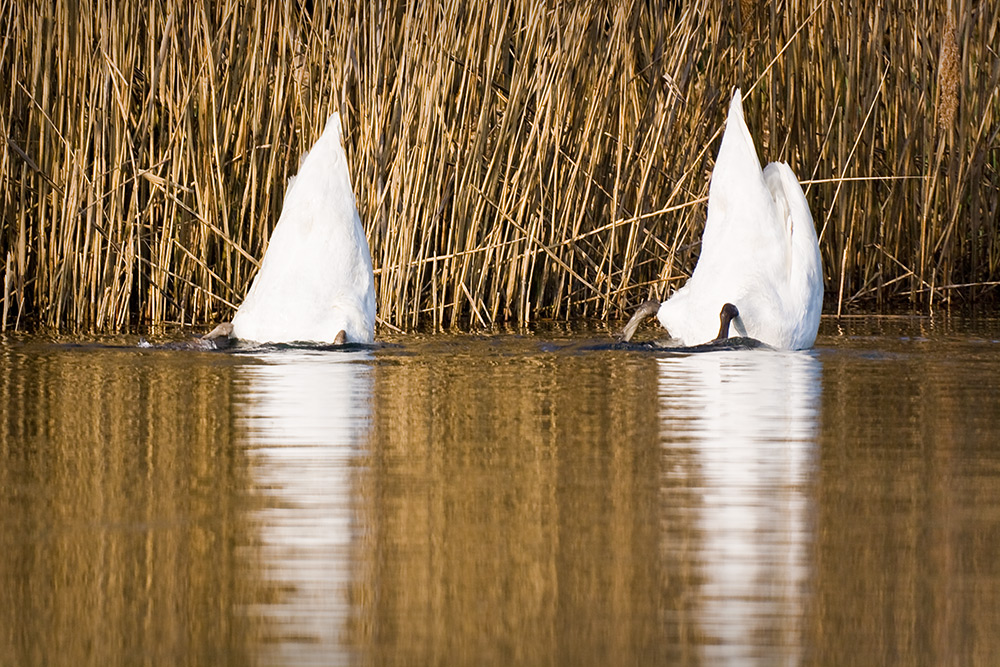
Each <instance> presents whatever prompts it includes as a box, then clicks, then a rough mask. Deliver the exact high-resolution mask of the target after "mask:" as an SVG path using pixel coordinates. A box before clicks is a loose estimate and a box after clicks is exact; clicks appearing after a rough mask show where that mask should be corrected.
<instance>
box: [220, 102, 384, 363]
mask: <svg viewBox="0 0 1000 667" xmlns="http://www.w3.org/2000/svg"><path fill="white" fill-rule="evenodd" d="M300 165H301V166H300V168H299V173H298V174H297V175H296V176H293V177H292V178H290V179H289V181H288V189H287V191H286V193H285V203H284V206H283V207H282V210H281V217H280V218H279V219H278V224H277V225H276V226H275V228H274V231H273V232H272V234H271V239H270V241H269V243H268V247H267V251H266V252H265V253H264V259H263V260H262V261H261V264H260V270H259V271H258V272H257V275H256V277H255V278H254V280H253V283H252V285H251V286H250V292H249V293H248V294H247V297H246V299H245V300H244V301H243V303H242V304H241V305H240V307H239V309H238V310H237V311H236V316H235V317H234V318H233V322H232V330H231V335H232V336H233V337H235V338H239V339H242V340H251V341H257V342H262V343H264V342H272V343H280V342H315V343H342V342H351V343H371V342H372V341H373V340H374V337H375V279H374V276H373V274H372V260H371V254H370V252H369V250H368V241H367V239H366V238H365V231H364V228H363V227H362V226H361V218H360V217H359V216H358V209H357V205H356V203H355V200H354V190H353V189H352V188H351V178H350V174H349V173H348V171H347V158H346V155H345V154H344V146H343V144H342V141H341V125H340V115H339V114H338V113H334V114H333V115H331V116H330V117H329V119H328V120H327V122H326V128H325V129H324V130H323V134H322V136H320V138H319V139H318V140H317V141H316V143H315V144H314V145H313V147H312V149H311V150H310V151H309V152H308V153H307V154H306V155H305V156H304V157H303V159H302V161H301V162H300Z"/></svg>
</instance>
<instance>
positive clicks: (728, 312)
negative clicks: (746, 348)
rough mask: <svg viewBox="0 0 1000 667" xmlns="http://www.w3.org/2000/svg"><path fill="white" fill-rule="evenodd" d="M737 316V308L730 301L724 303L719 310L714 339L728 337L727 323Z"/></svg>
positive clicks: (738, 312) (738, 314)
mask: <svg viewBox="0 0 1000 667" xmlns="http://www.w3.org/2000/svg"><path fill="white" fill-rule="evenodd" d="M739 316H740V310H739V308H737V307H736V306H734V305H733V304H731V303H727V304H724V305H723V306H722V310H721V311H720V312H719V335H718V336H716V337H715V340H726V339H727V338H729V324H730V323H731V322H732V321H733V320H735V319H736V318H737V317H739ZM712 342H715V341H712Z"/></svg>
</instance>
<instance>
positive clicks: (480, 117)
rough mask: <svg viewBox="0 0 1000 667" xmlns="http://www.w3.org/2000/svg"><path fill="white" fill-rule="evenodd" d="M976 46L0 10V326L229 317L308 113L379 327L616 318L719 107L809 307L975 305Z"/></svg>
mask: <svg viewBox="0 0 1000 667" xmlns="http://www.w3.org/2000/svg"><path fill="white" fill-rule="evenodd" d="M998 45H1000V13H998V12H996V11H995V10H994V8H993V6H992V3H991V2H989V1H988V0H980V1H979V2H972V1H963V0H955V2H954V4H953V5H952V4H951V3H949V4H948V5H945V4H944V3H941V2H938V1H934V2H931V1H925V0H917V1H916V2H903V1H902V0H891V1H890V2H889V3H861V2H839V1H838V2H833V1H832V0H804V1H802V2H797V1H794V0H785V1H784V2H780V1H779V2H772V3H760V2H753V1H752V0H750V1H748V0H741V1H740V2H736V1H735V0H733V1H729V2H722V1H721V0H693V1H692V2H689V3H676V2H648V3H637V2H631V3H630V2H624V3H611V4H608V3H598V2H594V3H587V2H581V3H566V4H563V3H547V4H546V5H542V4H540V3H537V2H520V1H515V2H514V3H486V2H468V3H464V2H455V1H446V2H443V3H412V2H410V3H404V2H384V3H368V2H358V3H350V2H348V3H332V4H327V3H325V2H305V3H292V2H289V3H272V2H263V1H262V0H258V1H257V2H249V3H236V2H232V1H226V0H223V1H220V2H217V3H208V4H207V5H204V6H201V5H199V4H197V3H183V2H175V1H173V0H153V1H152V2H136V1H135V0H123V1H121V2H114V3H112V2H107V1H106V0H95V1H94V2H63V1H57V2H54V3H49V2H28V3H25V2H23V1H13V0H0V103H2V111H0V137H2V138H3V141H2V142H0V211H2V215H3V218H2V233H0V263H2V265H3V267H4V268H3V280H2V304H3V305H2V307H3V316H2V322H3V326H4V327H5V328H9V327H14V328H24V327H28V326H33V325H44V326H52V325H54V326H74V327H77V326H81V327H91V328H97V329H106V328H121V327H127V326H134V325H147V324H155V323H162V322H183V323H191V324H197V325H203V324H207V323H210V322H214V321H216V320H219V319H224V318H228V317H230V316H231V315H232V313H233V309H234V307H235V305H237V304H239V302H240V300H241V299H242V297H243V295H244V294H245V293H246V290H247V288H248V286H249V283H250V280H251V279H252V277H253V275H254V272H255V270H256V267H257V265H258V260H259V258H260V257H261V256H262V255H263V253H264V250H265V248H266V246H267V239H268V236H269V233H270V230H271V229H272V228H273V226H274V224H275V222H276V221H277V219H278V214H279V212H280V210H281V201H282V197H283V194H284V188H285V182H286V179H287V177H288V176H290V175H291V174H293V173H294V172H295V170H296V167H297V164H298V158H299V156H300V155H301V153H302V152H303V151H304V150H306V149H308V147H309V146H310V144H311V143H312V142H313V141H314V140H315V139H316V137H317V136H318V133H319V132H320V131H321V129H322V127H323V124H324V121H325V118H326V116H327V115H328V114H329V113H330V112H331V111H333V110H337V109H339V110H340V111H341V113H342V114H343V117H344V126H345V131H346V137H345V141H346V144H347V151H348V160H349V163H350V166H351V170H352V179H353V183H354V187H355V190H356V192H357V198H358V207H359V210H360V213H361V217H362V219H363V220H364V222H365V225H366V229H367V232H368V238H369V242H370V246H371V250H372V255H373V257H372V259H373V262H374V265H375V271H376V290H377V294H378V312H379V316H380V318H381V320H382V321H383V322H385V323H387V324H392V325H396V326H401V327H412V326H417V325H424V324H432V325H439V326H452V325H457V326H463V327H464V326H479V325H489V324H491V323H493V322H497V321H504V320H507V321H517V322H527V321H529V320H532V319H535V318H540V317H556V318H569V317H581V316H582V317H594V316H596V317H618V316H621V315H622V314H623V313H624V312H625V311H626V310H627V309H629V308H631V307H633V306H634V305H635V304H636V303H638V302H640V301H642V300H643V299H645V298H647V297H648V296H649V295H657V296H660V297H665V296H666V295H667V294H668V293H669V292H670V291H671V290H672V289H673V288H674V287H676V286H677V285H678V284H680V283H681V282H683V280H684V279H685V277H686V276H687V275H688V274H689V272H690V271H691V269H692V268H693V266H694V263H695V261H696V259H697V256H698V241H699V239H700V235H701V229H702V226H703V222H704V216H705V204H704V200H705V196H706V194H707V191H708V179H709V175H710V173H711V167H712V160H713V159H714V154H715V152H716V150H717V146H718V137H719V136H720V129H721V127H722V125H723V122H724V119H725V112H726V108H727V103H728V100H729V96H730V92H731V90H732V88H733V87H734V86H741V87H742V88H743V90H744V94H745V98H746V112H747V117H748V119H749V122H750V125H751V131H752V132H753V134H754V135H755V137H756V138H757V145H758V151H759V153H760V154H761V157H762V159H763V160H764V161H770V160H784V161H787V162H789V163H790V164H791V166H792V168H793V169H794V170H795V171H796V172H797V174H798V175H799V177H800V179H802V180H803V181H806V182H809V184H808V185H807V187H808V192H807V197H808V199H809V202H810V205H811V207H812V210H813V213H814V216H815V218H816V223H817V229H818V230H820V233H821V247H822V253H823V260H824V271H825V275H826V276H827V285H826V288H827V310H828V311H832V312H838V313H839V312H842V311H844V310H845V309H849V308H854V307H859V306H871V305H876V306H893V305H895V304H902V305H904V306H906V307H908V308H911V307H917V308H921V309H929V308H935V307H937V305H938V304H940V303H941V302H942V301H943V302H946V303H949V304H950V303H956V302H958V303H965V302H968V301H970V300H983V299H994V298H995V296H996V294H997V293H998V291H997V284H998V281H1000V271H998V267H1000V229H998V219H1000V210H998V209H1000V173H998V170H1000V141H998V133H1000V55H998V49H1000V46H998ZM734 261H752V258H749V257H748V258H734Z"/></svg>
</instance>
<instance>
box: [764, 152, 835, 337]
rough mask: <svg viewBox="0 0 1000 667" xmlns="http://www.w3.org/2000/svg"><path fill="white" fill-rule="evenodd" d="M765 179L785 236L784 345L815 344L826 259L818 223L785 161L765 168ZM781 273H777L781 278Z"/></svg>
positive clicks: (777, 277) (777, 221) (821, 303)
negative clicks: (823, 260)
mask: <svg viewBox="0 0 1000 667" xmlns="http://www.w3.org/2000/svg"><path fill="white" fill-rule="evenodd" d="M764 181H765V182H766V184H767V187H768V190H769V191H770V193H771V197H772V199H773V200H774V204H775V212H776V218H775V224H776V226H777V227H779V228H780V230H781V235H782V236H783V238H784V252H785V255H786V258H787V259H786V262H785V274H784V276H781V277H783V281H782V283H781V284H783V286H784V289H783V290H782V304H783V310H784V313H783V314H782V317H781V319H782V321H784V322H785V323H786V325H785V329H786V331H785V332H784V336H785V338H786V344H785V345H784V347H788V348H791V349H804V348H808V347H811V346H812V344H813V342H815V340H816V332H817V330H818V329H819V320H820V314H821V313H822V310H823V262H822V258H821V256H820V252H819V242H818V239H817V238H816V227H815V225H814V223H813V218H812V214H811V213H810V212H809V204H808V203H807V202H806V197H805V193H803V192H802V185H801V184H800V183H799V180H798V179H797V178H796V177H795V174H794V173H793V172H792V170H791V168H790V167H789V166H788V165H787V164H785V163H784V162H772V163H771V164H769V165H768V166H767V168H766V169H764ZM778 279H779V276H775V280H776V281H777V280H778Z"/></svg>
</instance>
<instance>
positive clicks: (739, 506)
mask: <svg viewBox="0 0 1000 667" xmlns="http://www.w3.org/2000/svg"><path fill="white" fill-rule="evenodd" d="M658 362H659V368H658V370H659V395H660V405H659V407H660V424H661V429H662V433H663V437H664V445H665V447H667V448H668V451H669V454H668V460H669V464H670V467H668V474H669V475H671V477H672V480H671V484H670V486H671V487H672V488H677V487H678V486H679V487H681V488H683V489H686V492H687V494H689V496H690V500H689V503H690V504H689V506H690V507H693V509H694V512H696V516H695V517H694V524H695V526H696V532H697V535H698V539H697V540H696V541H695V546H694V547H693V549H694V553H691V554H688V555H687V557H688V558H691V559H692V561H693V562H694V563H695V564H696V567H697V571H699V573H700V581H701V585H700V590H699V593H698V595H697V600H698V601H697V603H696V605H695V609H696V611H695V614H696V618H697V623H698V625H699V627H700V628H701V631H702V633H703V634H704V641H703V642H702V646H703V647H704V648H703V650H704V651H705V657H706V658H707V659H708V660H709V662H711V663H716V662H719V661H725V662H730V663H732V662H736V663H738V664H775V663H776V662H785V663H787V664H794V663H797V662H799V661H800V660H801V658H802V656H801V654H800V650H799V647H800V646H801V641H800V640H801V634H802V619H803V615H804V613H805V609H804V606H805V605H804V599H805V598H804V596H805V590H804V588H805V585H806V583H807V577H808V561H807V557H808V555H807V550H808V545H809V543H810V541H811V534H810V524H809V516H810V512H811V509H810V508H811V501H810V496H809V491H808V484H809V481H810V479H811V475H812V465H813V456H814V447H815V443H816V439H817V435H818V418H819V395H820V379H821V367H820V363H819V362H818V361H817V360H816V359H815V358H814V357H813V356H811V353H806V352H778V351H774V352H772V351H763V350H750V351H734V352H712V353H703V354H692V355H686V356H681V355H678V356H671V357H664V358H661V359H659V360H658ZM776 649H777V650H776ZM778 655H780V656H782V657H783V660H776V659H775V658H776V657H777V656H778Z"/></svg>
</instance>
